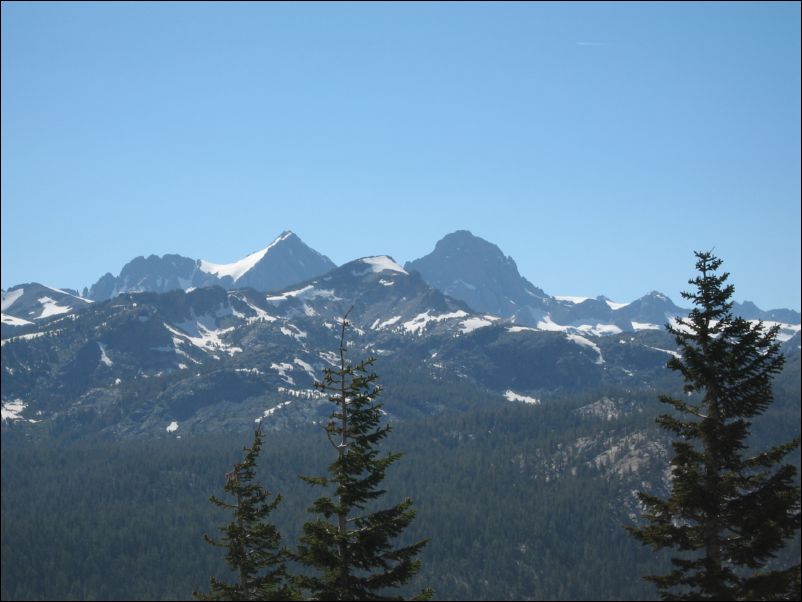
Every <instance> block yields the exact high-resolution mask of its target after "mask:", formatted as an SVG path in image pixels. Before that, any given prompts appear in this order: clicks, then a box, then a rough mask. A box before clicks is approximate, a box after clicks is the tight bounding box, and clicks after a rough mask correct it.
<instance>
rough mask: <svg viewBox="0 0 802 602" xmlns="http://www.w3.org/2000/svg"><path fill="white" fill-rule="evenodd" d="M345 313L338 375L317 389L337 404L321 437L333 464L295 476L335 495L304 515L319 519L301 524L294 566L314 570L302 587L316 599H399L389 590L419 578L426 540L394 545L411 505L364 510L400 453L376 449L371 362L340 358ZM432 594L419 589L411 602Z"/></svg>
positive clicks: (377, 417) (378, 408)
mask: <svg viewBox="0 0 802 602" xmlns="http://www.w3.org/2000/svg"><path fill="white" fill-rule="evenodd" d="M348 313H350V310H349V312H348ZM348 313H346V315H345V316H344V317H343V323H342V333H341V336H340V368H339V369H338V370H331V369H326V370H325V372H324V376H323V381H322V382H320V383H315V386H316V387H317V388H319V389H321V390H323V391H325V392H326V393H328V394H329V400H330V401H331V402H333V403H334V404H335V409H334V411H333V413H332V416H331V419H330V421H329V422H328V424H327V425H326V427H325V430H326V434H327V436H328V438H329V441H330V442H331V444H332V446H333V447H334V449H335V450H336V452H337V458H336V459H335V460H334V462H333V463H332V464H331V465H330V466H329V469H328V472H329V476H327V477H301V478H302V479H304V480H305V481H307V482H308V483H311V484H314V485H319V486H324V487H328V486H331V487H333V488H334V492H333V495H332V496H331V497H329V496H323V497H320V498H318V499H317V501H315V502H314V504H313V505H312V506H311V507H310V509H309V511H310V512H312V513H313V514H316V515H318V518H316V519H315V520H311V521H309V522H307V523H306V524H305V525H304V532H303V535H302V537H301V542H300V545H299V547H298V554H297V559H298V560H300V561H301V562H302V563H303V564H304V565H306V566H307V567H310V568H311V569H313V571H312V574H311V575H309V576H305V577H301V578H300V580H301V583H302V585H303V587H304V588H305V589H306V590H307V591H308V593H309V595H310V596H311V597H312V599H314V600H401V599H402V598H401V597H399V596H398V594H396V593H393V592H392V590H393V588H397V587H399V586H401V585H404V584H405V583H407V582H408V581H409V580H410V579H411V578H412V577H413V576H414V575H415V574H416V573H417V572H418V570H419V568H420V560H417V559H416V557H417V555H418V553H419V552H420V551H421V549H422V548H423V546H424V545H426V540H423V541H419V542H417V543H413V544H411V545H408V546H402V547H394V545H393V539H394V538H396V537H397V536H399V535H400V534H401V533H402V532H403V531H404V529H406V528H407V526H408V525H409V524H410V523H411V522H412V519H413V518H414V516H415V511H414V510H413V509H412V501H411V500H410V499H408V498H407V499H406V500H404V501H403V502H401V503H400V504H397V505H395V506H392V507H390V508H387V509H384V510H373V509H368V506H369V505H370V504H371V503H372V502H374V501H375V500H377V499H378V498H380V497H381V496H382V495H383V494H384V493H385V491H384V490H382V489H380V485H381V482H382V481H383V480H384V475H385V471H386V470H387V468H388V467H389V466H390V465H391V464H392V463H393V462H395V461H396V460H398V459H399V458H400V457H401V454H398V453H390V454H387V455H382V454H380V452H379V450H378V444H379V442H380V441H381V440H382V439H384V438H385V437H386V436H387V434H388V433H389V432H390V426H389V425H388V424H384V425H381V416H382V404H381V403H378V402H377V401H376V398H377V397H378V396H379V394H380V392H381V387H380V386H378V385H377V384H376V379H377V376H376V374H373V373H372V372H370V369H371V368H372V366H373V362H374V360H373V359H372V358H370V359H367V360H365V361H362V362H360V363H358V364H356V365H353V364H351V363H350V362H348V361H347V360H346V358H345V354H346V342H345V330H346V328H347V327H348V326H349V323H348V321H347V317H348ZM430 595H431V591H430V590H423V591H422V592H420V593H419V594H418V596H417V597H416V598H414V599H416V600H425V599H428V598H429V596H430Z"/></svg>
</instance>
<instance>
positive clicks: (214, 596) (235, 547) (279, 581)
mask: <svg viewBox="0 0 802 602" xmlns="http://www.w3.org/2000/svg"><path fill="white" fill-rule="evenodd" d="M261 448H262V431H261V427H260V428H257V429H256V430H255V431H254V434H253V443H252V444H251V447H250V448H247V447H246V448H244V451H245V452H246V454H245V460H244V461H243V462H241V463H239V464H235V465H234V469H233V470H232V471H231V472H229V473H227V474H226V485H225V490H226V491H227V492H228V493H229V494H231V495H232V496H233V498H234V500H236V503H234V504H229V503H228V502H225V501H223V500H221V499H219V498H218V497H216V496H211V498H209V499H210V501H211V502H212V503H213V504H215V505H216V506H219V507H220V508H224V509H226V510H232V511H233V512H234V519H233V520H232V521H231V522H230V523H229V524H228V525H226V526H225V527H221V528H220V531H222V533H223V537H222V539H221V540H219V541H215V540H214V539H212V538H211V537H209V536H208V535H204V538H205V539H206V541H207V543H210V544H212V545H214V546H217V547H221V548H225V549H226V550H227V552H226V561H227V562H228V565H229V566H230V567H231V568H232V569H233V570H234V572H235V574H236V576H237V580H236V582H234V583H226V582H225V581H222V580H220V579H217V578H215V577H211V579H210V581H211V592H210V593H208V594H204V593H199V592H195V593H194V596H195V597H196V598H197V599H199V600H290V599H294V598H295V593H294V592H293V591H292V589H291V587H290V586H289V577H288V575H287V570H286V567H285V560H286V551H285V550H283V549H281V548H280V545H281V535H280V534H279V532H278V529H276V527H275V525H273V524H271V523H268V522H266V519H267V517H268V516H269V515H270V513H271V512H273V510H275V509H276V506H278V504H279V502H280V501H281V496H280V495H277V496H275V497H274V498H273V500H272V501H270V499H269V498H270V493H269V492H268V491H267V490H265V488H264V487H262V485H260V484H259V482H258V481H257V480H256V459H257V457H258V456H259V451H260V450H261Z"/></svg>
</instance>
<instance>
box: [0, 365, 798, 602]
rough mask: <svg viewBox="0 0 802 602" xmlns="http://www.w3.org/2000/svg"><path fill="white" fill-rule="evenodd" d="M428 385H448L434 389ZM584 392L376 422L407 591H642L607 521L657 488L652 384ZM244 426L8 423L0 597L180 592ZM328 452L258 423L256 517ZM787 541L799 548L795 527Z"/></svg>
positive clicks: (619, 533) (218, 518)
mask: <svg viewBox="0 0 802 602" xmlns="http://www.w3.org/2000/svg"><path fill="white" fill-rule="evenodd" d="M792 361H796V362H798V357H797V359H796V360H792ZM793 369H794V366H793V365H792V366H791V371H790V372H789V371H788V370H787V371H786V373H785V374H783V375H780V377H779V378H778V379H777V382H776V383H775V390H776V391H777V402H776V403H775V404H774V406H773V407H772V409H771V410H770V412H769V413H768V414H767V415H766V416H764V417H763V418H761V419H760V420H758V421H757V423H756V425H755V426H756V428H755V430H754V437H753V443H754V444H755V445H756V446H760V445H762V444H763V443H764V442H767V441H773V440H784V439H788V438H789V437H790V436H793V435H794V434H796V433H798V431H799V420H800V411H799V384H798V382H795V381H794V380H793V379H794V378H796V379H797V380H798V374H799V372H798V366H796V367H795V369H796V372H795V373H793ZM789 374H791V376H788V375H789ZM793 374H795V375H796V376H793ZM439 394H440V395H442V396H443V399H444V401H447V399H446V398H447V397H448V392H447V391H441V392H440V393H439ZM454 396H455V397H458V396H459V390H458V389H455V391H454ZM600 398H601V396H600V395H599V394H598V393H588V394H586V395H574V396H572V397H571V398H569V399H551V400H544V403H543V404H542V405H540V406H532V405H525V404H518V403H512V404H510V403H498V402H495V401H488V403H487V404H483V405H477V406H475V407H474V408H473V409H468V410H465V409H463V410H462V411H459V412H446V413H444V414H442V415H440V416H438V417H433V418H427V419H420V418H416V419H410V420H406V421H400V420H399V421H398V422H397V423H396V424H394V425H393V426H394V429H393V431H392V433H391V435H390V437H389V438H388V440H387V441H386V448H387V449H388V450H393V451H402V452H403V453H404V456H403V458H402V459H401V460H400V461H398V462H397V463H396V464H395V465H394V466H393V467H392V469H391V470H390V471H389V472H388V474H387V479H386V481H385V485H386V489H387V495H386V496H385V497H386V502H385V503H388V502H389V503H394V502H397V501H399V500H401V499H403V498H404V497H407V496H410V497H411V498H412V499H413V500H414V503H415V507H416V509H417V517H416V519H415V521H414V522H413V523H412V525H411V526H410V528H409V529H408V530H407V532H406V533H405V534H404V537H405V538H408V539H409V541H415V540H418V539H421V538H429V539H430V542H429V544H428V545H427V546H426V548H425V549H424V551H423V553H422V555H421V558H422V561H423V568H422V570H421V573H420V574H419V575H418V576H417V577H416V579H415V582H414V583H412V584H411V585H410V591H412V590H414V589H416V588H417V589H420V588H421V587H425V586H428V587H433V588H434V590H435V598H436V599H487V600H490V599H588V600H597V599H632V600H635V599H654V598H655V597H656V592H655V590H654V589H653V586H652V585H650V584H648V583H646V582H644V581H643V580H642V579H641V575H643V574H646V573H649V572H657V571H661V570H664V569H665V568H666V566H665V558H661V557H656V556H655V555H654V554H653V553H652V552H651V551H650V550H649V549H648V548H645V547H643V546H641V545H640V544H638V543H637V542H635V541H634V540H633V538H632V537H631V536H630V535H629V534H628V533H627V532H626V531H625V529H624V528H623V527H624V525H628V524H632V521H633V520H635V519H636V517H637V516H638V513H639V508H638V507H637V502H636V499H635V496H634V493H633V492H634V490H635V489H637V488H641V489H642V488H644V487H647V488H648V487H653V488H654V490H655V491H660V490H661V489H660V488H661V483H662V482H663V479H664V474H665V468H666V458H665V457H664V455H661V454H660V453H659V451H660V450H661V449H663V450H664V449H667V440H666V438H665V435H664V434H663V433H661V432H660V431H659V429H658V428H657V427H656V426H655V425H654V417H655V415H656V414H657V413H658V412H659V411H660V408H659V407H658V406H659V404H658V402H657V401H656V394H655V391H629V392H628V391H625V390H622V391H611V392H608V397H607V398H606V399H607V401H605V404H606V405H604V406H603V407H604V408H605V410H604V412H602V413H600V412H599V411H589V409H588V408H591V409H592V408H594V407H596V408H597V409H598V407H599V406H598V405H596V406H593V405H592V404H594V402H598V400H599V399H600ZM610 408H612V409H613V410H615V411H614V414H615V416H614V417H611V415H610V412H609V410H610ZM605 413H606V414H605ZM250 438H251V434H250V433H240V434H227V435H206V436H195V437H190V436H184V437H181V438H177V437H175V436H165V437H163V438H161V439H130V440H108V439H84V440H80V441H70V442H60V441H54V440H52V439H51V440H43V441H38V442H37V441H30V440H28V439H27V438H26V437H25V436H23V435H22V434H21V433H20V432H16V431H15V430H13V429H7V430H6V431H5V434H4V436H3V440H2V471H3V478H2V522H3V528H2V558H3V562H2V598H3V599H62V598H63V599H85V600H92V599H98V600H103V599H109V600H124V599H163V600H169V599H188V598H189V597H190V596H191V593H192V591H193V590H197V589H199V588H204V587H205V586H206V584H207V583H208V579H209V576H210V575H217V576H220V577H226V573H225V571H226V565H225V562H224V561H223V554H222V552H221V550H219V549H216V548H213V547H211V546H208V545H207V544H206V543H205V542H204V540H203V534H204V533H209V534H216V533H217V529H218V527H220V526H221V525H222V524H223V523H224V522H225V520H226V517H225V516H223V514H222V513H221V512H220V510H219V509H218V508H216V507H215V506H213V505H212V504H210V503H209V501H208V499H209V496H210V495H212V494H214V495H218V496H220V495H222V494H223V485H224V475H225V473H226V472H227V471H229V470H230V469H231V466H232V465H233V464H234V462H236V461H238V459H239V458H241V453H242V448H243V445H245V444H247V443H248V442H249V440H250ZM615 449H617V450H619V452H620V453H619V452H614V453H611V451H610V450H615ZM331 452H332V450H331V447H330V446H329V443H328V441H326V438H325V436H324V435H322V433H321V431H320V429H319V428H309V429H304V430H292V431H267V432H266V434H265V440H264V446H263V449H262V453H261V456H260V459H259V478H260V480H261V482H262V483H263V484H264V485H265V487H267V488H268V489H269V490H271V491H272V492H278V493H281V495H282V496H283V501H282V503H281V504H280V505H279V507H278V508H277V509H276V510H275V512H274V513H273V514H272V515H271V519H272V520H273V521H274V522H275V523H276V524H277V525H278V526H279V528H280V529H281V531H282V534H283V535H284V537H285V540H286V542H287V543H288V545H290V546H294V545H295V543H296V542H297V540H298V537H299V535H300V530H301V526H302V525H303V523H304V521H305V520H307V519H308V514H307V508H308V506H309V505H310V504H311V502H312V501H313V499H314V498H315V496H316V495H317V493H318V492H316V491H314V489H313V488H312V487H311V486H310V485H309V484H307V483H304V482H302V481H301V480H300V479H299V478H298V475H299V474H315V473H320V472H321V471H323V470H324V469H325V466H326V465H327V464H328V463H329V462H330V461H331ZM616 453H618V456H616ZM627 453H630V455H632V458H630V457H629V456H627ZM633 454H634V455H633ZM608 460H609V461H608ZM793 461H794V462H795V463H796V464H797V465H798V464H799V453H798V451H797V452H796V455H795V456H794V458H793ZM786 552H787V553H786V558H788V557H792V558H796V559H797V562H798V558H799V554H800V552H799V541H798V540H797V541H796V542H795V544H794V545H793V546H792V547H791V549H789V550H787V551H786ZM780 560H781V561H782V560H784V559H782V558H781V559H780Z"/></svg>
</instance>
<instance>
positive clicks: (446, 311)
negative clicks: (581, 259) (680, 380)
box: [2, 232, 800, 435]
mask: <svg viewBox="0 0 802 602" xmlns="http://www.w3.org/2000/svg"><path fill="white" fill-rule="evenodd" d="M449 236H450V237H451V238H450V239H449V237H446V238H447V239H449V241H448V244H445V245H438V248H439V249H440V251H439V252H438V257H437V259H438V261H436V262H430V265H429V267H432V266H434V267H433V268H432V271H430V272H429V273H430V274H432V273H434V274H435V276H437V277H438V278H440V282H441V283H442V282H446V286H444V288H445V289H446V291H443V290H438V288H436V287H433V286H431V284H430V283H427V281H426V279H425V276H424V275H423V274H422V272H419V271H414V270H412V269H411V267H412V266H413V265H415V262H412V263H410V264H407V267H406V268H405V267H401V266H400V265H399V264H398V263H396V262H395V261H394V260H393V259H392V258H391V257H389V256H386V255H379V256H370V257H363V258H361V259H357V260H355V261H351V262H349V263H346V264H345V265H343V266H341V267H339V268H334V269H331V270H329V271H326V272H325V273H323V274H321V275H317V276H315V277H312V278H307V279H305V280H303V281H301V282H298V283H295V284H291V285H288V286H285V287H283V288H281V289H280V290H272V291H271V290H268V291H265V290H257V289H256V288H255V287H253V286H244V284H243V283H244V282H257V283H258V282H260V280H259V276H261V275H262V272H261V271H264V274H266V276H265V277H267V276H270V277H274V274H275V273H276V272H278V269H277V270H272V267H275V266H279V267H281V266H283V265H294V264H293V260H294V259H297V258H299V257H300V260H301V262H303V264H304V266H306V265H307V261H306V258H307V255H306V254H305V253H306V251H305V249H308V247H306V246H305V245H303V243H301V242H300V240H299V239H297V237H295V236H294V235H292V234H291V233H284V234H282V236H280V237H279V238H278V239H276V241H274V242H273V243H272V244H271V245H269V246H268V247H266V248H265V249H263V250H262V251H260V252H258V253H254V254H251V255H249V256H248V257H246V258H244V259H243V260H241V261H239V262H235V263H233V264H211V263H209V262H204V261H194V262H193V260H186V258H180V257H178V256H165V257H162V258H154V261H153V262H151V263H152V264H153V266H151V267H148V264H149V262H150V259H143V258H140V259H141V261H135V262H131V264H129V266H126V267H127V268H128V269H124V270H123V272H124V273H121V276H120V279H116V280H115V282H116V283H117V284H119V282H122V283H123V284H125V285H126V286H135V287H138V289H141V288H146V287H147V286H152V287H155V288H157V289H160V288H164V287H167V286H168V285H170V283H174V284H178V285H179V286H178V287H177V288H176V289H175V290H170V291H167V292H148V291H145V292H122V293H119V294H116V296H114V298H111V299H107V300H105V301H96V302H90V301H88V300H86V299H82V298H80V297H78V296H75V295H73V294H71V293H69V292H67V291H64V290H59V289H52V288H47V287H42V286H41V285H36V284H27V285H22V286H19V287H14V288H12V289H10V290H9V291H4V292H3V340H2V349H3V351H2V374H3V378H2V404H3V425H4V426H3V428H7V427H8V428H11V427H13V428H17V426H20V425H26V428H27V427H28V426H30V427H31V428H39V427H37V426H36V425H38V424H39V423H40V422H44V423H47V427H46V428H48V429H50V428H52V429H53V430H54V432H67V433H72V432H77V431H79V430H86V429H89V430H92V431H95V432H97V431H101V432H107V433H114V434H122V435H126V434H128V435H133V434H138V433H145V432H147V433H164V432H167V433H174V432H176V431H178V430H180V432H187V431H189V432H205V431H212V430H245V429H246V428H249V427H250V426H251V425H252V424H253V422H254V421H255V420H267V423H268V424H269V426H270V427H274V428H296V427H299V426H302V425H308V424H311V423H312V422H314V421H316V420H320V419H322V418H323V417H324V416H325V415H326V412H327V410H326V409H325V407H324V406H325V400H324V399H323V398H322V397H321V395H320V393H319V392H318V391H317V390H316V389H315V388H314V387H313V384H314V382H315V380H316V379H317V380H319V379H320V376H321V375H322V371H323V369H324V368H326V367H329V366H334V365H336V363H337V360H338V357H337V355H336V351H337V349H338V345H339V336H340V323H341V319H342V317H343V315H344V314H345V313H346V312H347V311H349V309H350V314H349V321H350V322H351V323H352V324H353V328H352V329H350V330H349V331H348V340H349V344H350V346H351V347H352V348H353V351H354V353H353V355H352V356H349V358H350V359H354V360H358V359H361V358H364V357H366V356H368V355H374V356H377V357H378V358H379V365H378V366H377V369H378V370H379V371H380V372H381V374H382V377H383V378H385V379H388V380H390V381H393V382H395V386H394V387H392V390H393V393H391V395H393V396H395V397H394V402H397V403H394V404H393V405H392V408H393V409H392V410H391V411H392V412H393V413H394V415H395V417H396V418H403V417H404V416H405V415H406V416H414V415H429V414H432V413H437V412H440V411H443V410H444V406H443V404H442V403H441V402H440V401H438V395H437V391H438V387H440V386H441V385H442V384H443V383H450V384H449V386H455V387H459V388H461V390H465V391H466V392H468V396H469V397H471V398H473V399H495V400H497V401H502V402H504V403H506V402H510V403H513V402H515V403H517V402H525V403H537V401H538V400H539V399H540V398H541V396H543V395H552V394H558V393H559V394H560V395H565V394H571V393H572V392H579V391H587V390H599V389H604V388H609V387H612V388H623V389H626V390H630V389H633V388H649V389H653V388H654V387H656V386H658V384H659V383H661V382H666V379H669V380H670V379H671V378H672V377H673V375H671V374H670V373H669V372H668V371H667V369H666V367H665V364H666V361H667V359H668V358H669V357H671V355H672V354H673V353H675V342H674V340H673V337H672V336H671V335H670V334H669V333H667V332H666V331H665V330H664V329H663V328H662V326H663V325H664V324H665V323H666V322H667V321H670V320H671V319H672V318H674V317H675V316H677V315H682V313H683V311H682V310H681V308H677V307H676V306H675V305H674V304H673V303H672V302H671V300H670V299H668V298H667V297H666V296H665V295H662V294H661V293H657V292H653V293H650V294H648V295H645V296H644V297H642V298H641V299H638V300H636V301H634V302H632V303H629V304H621V303H615V302H613V301H610V300H609V299H606V298H605V297H597V298H595V299H587V298H578V297H551V296H549V295H547V294H546V293H544V292H543V291H541V290H540V289H538V288H536V287H534V286H533V285H531V284H530V283H528V282H527V281H526V280H525V279H523V278H522V277H521V276H520V275H519V274H518V272H517V268H516V267H515V263H514V261H513V260H512V259H510V258H506V257H504V256H503V254H502V253H501V251H500V250H499V249H498V247H496V246H495V245H491V244H490V243H486V242H485V241H481V239H478V240H479V242H477V240H474V239H476V237H472V235H470V234H469V233H466V232H462V233H455V235H449ZM441 242H442V241H441ZM312 253H314V252H312ZM320 257H322V256H320ZM466 257H467V258H468V259H469V261H466ZM471 259H472V260H474V261H473V262H472V263H473V268H470V267H469V268H464V267H463V266H464V264H465V263H469V264H470V263H471V261H470V260H471ZM325 261H327V260H326V259H325V258H322V260H321V263H319V264H318V267H317V268H315V269H320V268H321V267H322V266H323V264H324V263H325ZM270 262H273V263H272V264H271V263H270ZM450 264H453V266H454V276H456V278H455V279H452V280H447V276H448V273H449V272H448V266H449V265H450ZM418 265H420V264H418ZM423 265H424V267H425V268H426V263H425V262H424V264H423ZM154 266H155V267H154ZM271 266H272V267H271ZM494 266H495V267H494ZM426 269H428V268H426ZM260 270H261V271H260ZM313 271H314V270H313ZM112 278H113V277H112ZM160 278H161V280H159V279H160ZM171 278H172V279H171ZM194 278H200V279H203V278H211V279H214V280H215V281H220V282H223V283H224V284H226V286H225V287H222V286H216V285H215V286H203V287H199V288H193V287H190V286H186V285H187V280H188V279H189V280H190V281H191V279H194ZM246 279H250V280H246ZM443 279H446V280H443ZM196 281H197V280H196ZM457 281H458V282H457ZM261 282H262V283H264V282H265V281H264V280H262V281H261ZM455 282H457V284H456V285H455V284H454V283H455ZM450 285H453V286H450ZM115 286H116V284H115ZM472 287H473V288H472ZM264 288H269V287H268V286H264ZM182 289H186V290H182ZM448 291H450V293H451V294H447V292H448ZM461 292H470V293H472V294H473V293H475V294H474V295H473V296H472V297H471V299H472V302H473V303H479V304H481V303H488V304H490V303H495V304H496V305H495V307H497V308H500V309H505V308H506V309H505V311H507V312H508V313H507V315H498V314H495V313H492V312H489V311H486V310H483V309H479V308H477V307H473V306H471V304H470V302H468V300H467V299H459V298H455V296H453V295H458V294H460V293H461ZM530 299H531V300H530ZM524 301H526V302H527V303H528V304H526V303H524ZM485 307H487V306H485ZM516 308H517V309H516ZM775 315H779V314H775ZM524 317H526V320H527V321H526V322H525V321H524ZM773 324H774V322H767V324H766V325H767V326H772V325H773ZM780 327H781V330H780V333H779V337H778V340H779V342H781V343H783V351H784V352H785V353H786V354H788V355H789V356H792V357H797V358H798V354H799V353H800V349H799V336H800V335H799V332H800V325H799V323H798V322H797V323H795V324H788V323H782V324H780ZM789 363H790V364H791V365H792V366H798V364H799V362H798V359H797V360H795V361H793V362H789ZM422 391H425V394H423V393H422ZM504 400H506V401H504Z"/></svg>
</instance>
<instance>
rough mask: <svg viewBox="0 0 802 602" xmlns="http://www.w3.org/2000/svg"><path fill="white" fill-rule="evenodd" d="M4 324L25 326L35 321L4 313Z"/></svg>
mask: <svg viewBox="0 0 802 602" xmlns="http://www.w3.org/2000/svg"><path fill="white" fill-rule="evenodd" d="M3 324H8V325H10V326H25V325H26V324H33V322H29V321H28V320H23V319H22V318H18V317H16V316H9V315H7V314H3Z"/></svg>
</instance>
